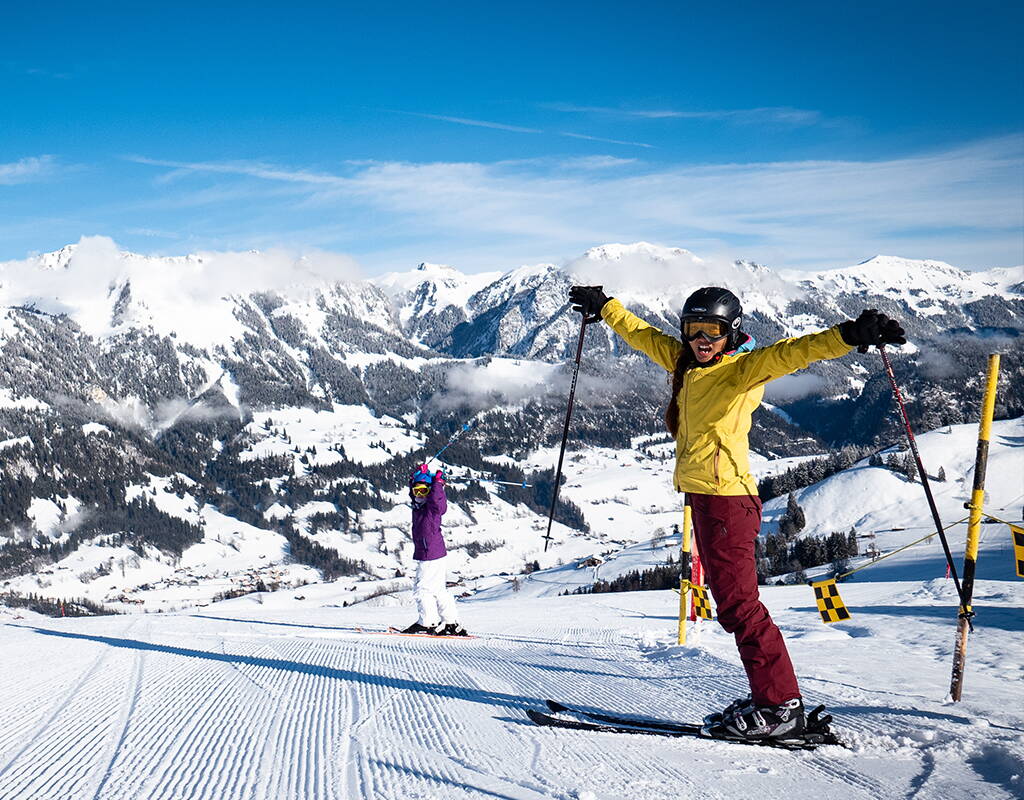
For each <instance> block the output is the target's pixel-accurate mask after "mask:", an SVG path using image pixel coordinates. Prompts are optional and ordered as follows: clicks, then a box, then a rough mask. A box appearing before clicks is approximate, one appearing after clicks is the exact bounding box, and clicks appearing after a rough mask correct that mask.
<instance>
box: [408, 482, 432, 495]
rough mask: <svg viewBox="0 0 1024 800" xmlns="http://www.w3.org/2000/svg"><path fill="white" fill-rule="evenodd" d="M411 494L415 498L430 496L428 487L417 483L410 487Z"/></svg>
mask: <svg viewBox="0 0 1024 800" xmlns="http://www.w3.org/2000/svg"><path fill="white" fill-rule="evenodd" d="M412 493H413V495H415V496H416V497H426V496H427V495H428V494H430V487H429V486H427V484H425V483H417V484H416V485H415V486H413V487H412Z"/></svg>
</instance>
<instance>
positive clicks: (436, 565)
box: [413, 556, 459, 628]
mask: <svg viewBox="0 0 1024 800" xmlns="http://www.w3.org/2000/svg"><path fill="white" fill-rule="evenodd" d="M447 566H448V557H447V556H442V557H441V558H435V559H433V560H432V561H417V562H416V580H415V582H414V584H413V596H414V597H415V598H416V607H417V608H418V609H419V613H420V620H419V622H420V625H425V626H426V627H428V628H430V627H433V626H435V625H437V624H439V623H440V624H441V625H447V624H449V623H451V622H458V621H459V615H458V612H457V611H456V610H455V598H454V597H452V593H451V592H449V591H448V587H447V586H446V585H445V578H446V575H447Z"/></svg>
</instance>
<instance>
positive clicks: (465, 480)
mask: <svg viewBox="0 0 1024 800" xmlns="http://www.w3.org/2000/svg"><path fill="white" fill-rule="evenodd" d="M445 483H500V484H501V485H502V486H518V487H520V488H521V489H529V488H531V487H532V486H533V484H532V483H526V481H523V482H521V483H520V482H519V481H499V480H495V479H494V478H452V479H451V480H449V481H445Z"/></svg>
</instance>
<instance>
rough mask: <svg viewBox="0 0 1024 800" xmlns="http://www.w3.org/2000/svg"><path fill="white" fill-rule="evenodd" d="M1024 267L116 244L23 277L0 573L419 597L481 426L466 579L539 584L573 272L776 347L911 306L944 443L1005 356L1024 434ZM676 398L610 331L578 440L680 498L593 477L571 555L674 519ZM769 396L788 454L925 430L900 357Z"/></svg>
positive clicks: (36, 265) (8, 270) (10, 286)
mask: <svg viewBox="0 0 1024 800" xmlns="http://www.w3.org/2000/svg"><path fill="white" fill-rule="evenodd" d="M1019 273H1020V270H990V271H988V272H983V273H966V272H962V271H960V270H957V269H955V268H953V267H950V266H949V265H945V264H939V263H938V262H920V261H906V260H900V259H889V258H884V257H877V258H875V259H872V260H871V261H870V262H866V263H865V264H863V265H860V266H858V267H854V268H850V269H846V270H836V271H830V272H822V273H795V274H791V273H784V274H782V273H777V272H775V271H773V270H770V269H768V268H767V267H764V266H760V265H756V264H752V263H748V262H737V263H720V262H716V261H713V260H704V259H701V258H699V257H698V256H695V255H694V254H692V253H690V252H688V251H686V250H682V249H679V248H664V247H658V246H655V245H650V244H646V243H638V244H634V245H604V246H602V247H596V248H593V249H591V250H589V251H587V252H586V253H584V254H583V255H582V256H581V257H580V258H578V259H576V260H574V261H572V262H570V263H569V264H567V265H564V266H561V267H560V266H556V265H551V264H541V265H532V266H522V267H519V268H517V269H513V270H510V271H508V272H505V273H497V272H492V273H479V274H463V273H461V272H459V271H458V270H456V269H454V268H452V267H448V266H442V265H433V264H421V265H420V266H419V267H418V268H416V269H414V270H411V271H410V272H406V273H392V274H389V275H385V276H381V277H379V278H375V279H372V280H365V279H362V278H361V277H360V276H359V274H358V271H357V269H356V267H355V266H354V265H353V264H351V263H349V262H346V261H345V260H343V259H338V258H337V257H336V256H330V255H326V254H314V255H312V256H309V257H305V258H296V257H294V256H291V255H287V254H281V253H234V254H224V253H212V254H195V255H190V256H184V257H176V258H156V257H147V256H139V255H136V254H131V253H123V252H119V251H118V250H117V249H116V248H115V247H114V246H113V243H111V242H109V240H105V239H88V240H83V242H81V243H80V244H78V245H71V246H68V247H66V248H63V249H62V250H60V251H57V252H55V253H50V254H46V255H43V256H40V257H38V258H34V259H28V260H26V261H21V262H8V263H6V264H0V305H2V306H3V310H2V313H0V369H2V372H3V375H4V376H5V386H4V387H2V388H0V452H2V454H3V455H4V466H3V470H2V472H0V499H2V500H3V502H2V503H0V514H2V518H0V531H2V535H3V538H4V544H3V546H0V581H2V580H7V581H9V583H8V584H7V588H12V587H14V586H15V585H16V586H17V589H18V591H20V592H26V591H38V592H41V593H44V594H45V593H49V595H50V596H56V594H57V593H58V592H59V593H60V595H61V596H69V595H71V594H74V595H75V596H84V597H89V598H90V599H92V600H94V601H98V602H107V603H115V604H117V603H120V604H122V605H124V603H130V602H134V601H135V600H137V599H139V598H140V597H148V598H149V600H147V602H148V603H151V604H152V607H159V608H170V607H174V606H176V605H178V604H190V603H199V602H207V601H209V599H210V598H211V597H212V596H213V594H215V593H217V592H221V591H232V590H237V589H238V588H239V587H240V586H243V585H244V586H252V585H255V583H256V582H257V581H260V580H262V581H263V582H264V584H266V585H270V584H272V583H280V584H295V583H297V582H300V581H304V580H312V579H314V578H317V577H319V576H321V575H327V576H329V577H336V578H339V580H341V581H342V582H343V583H344V584H345V585H346V586H350V587H352V588H351V590H352V591H353V592H355V594H353V595H352V597H353V598H354V599H358V598H360V597H362V596H363V594H365V593H366V592H368V591H371V590H369V589H367V590H360V589H358V588H357V587H359V586H361V585H363V584H364V580H363V579H365V578H372V579H373V580H375V581H377V583H379V582H380V581H381V580H385V579H393V580H395V581H397V582H398V584H396V585H400V583H401V581H403V580H404V577H403V576H404V575H405V574H406V573H407V571H408V569H409V566H410V561H409V553H408V549H409V542H408V537H407V532H406V522H407V519H406V517H407V515H408V509H407V508H406V507H405V506H403V505H402V503H403V500H404V494H403V484H404V481H405V476H406V474H407V472H408V469H409V467H410V465H411V464H412V463H413V462H415V461H417V460H423V459H425V458H427V457H428V456H429V455H431V454H432V453H434V452H436V451H438V450H439V449H440V448H441V447H442V446H443V445H444V444H445V442H446V441H447V440H448V437H449V436H450V435H451V434H452V433H453V432H455V431H458V430H459V429H460V426H461V425H462V424H463V423H464V422H466V421H467V420H471V421H472V422H473V423H474V424H473V432H472V434H471V435H469V436H466V437H464V438H463V439H461V440H459V441H458V442H456V443H455V444H454V445H453V446H452V447H451V448H450V449H449V450H448V451H447V452H446V454H445V456H444V460H443V461H444V463H445V464H446V465H447V466H448V467H449V469H450V470H451V471H452V472H453V473H454V475H455V476H456V478H458V479H461V482H459V480H453V482H452V484H451V487H452V492H451V494H452V508H453V511H452V513H451V514H450V515H449V517H448V518H447V519H446V522H447V523H448V524H449V525H450V527H451V529H452V530H451V535H452V542H453V544H454V546H455V550H456V553H457V558H456V561H458V562H459V571H460V574H461V575H462V576H463V578H464V579H466V580H477V579H480V578H483V577H485V576H488V575H494V574H497V573H501V572H507V573H511V574H515V573H519V572H522V571H523V570H524V569H525V568H526V566H527V565H530V566H532V565H533V563H534V562H535V561H537V560H539V559H541V551H540V549H539V544H538V542H539V533H538V530H539V528H540V526H541V525H543V520H544V513H545V510H546V508H547V505H548V503H549V501H550V474H548V473H547V472H546V470H550V468H551V465H552V464H553V462H554V454H553V450H552V447H553V446H554V445H555V444H556V443H557V441H558V438H559V436H560V434H561V418H562V417H561V415H562V413H564V402H565V392H566V390H567V375H568V372H567V367H566V361H567V359H568V357H569V356H570V354H571V352H572V349H573V346H574V343H575V340H576V337H577V335H578V331H579V318H578V316H576V315H574V314H573V313H572V312H571V310H570V309H569V307H568V304H567V300H566V295H567V290H568V287H569V286H570V285H571V284H572V283H574V282H587V283H600V284H603V285H604V286H605V288H606V291H608V292H609V293H610V294H613V295H616V296H618V297H620V298H621V299H622V300H623V301H624V302H626V303H627V304H628V305H629V306H630V307H631V308H633V309H634V310H636V311H637V313H639V314H641V316H643V317H644V318H646V319H649V320H650V321H652V322H653V323H655V324H658V325H660V326H661V327H663V328H664V329H665V330H670V331H671V330H674V329H675V327H676V325H677V316H676V315H677V313H678V308H679V306H680V305H681V303H682V300H683V299H684V298H685V296H686V295H687V294H688V293H689V292H690V291H691V290H692V289H693V288H695V287H697V286H699V285H706V284H708V283H719V284H724V285H727V286H730V287H732V288H734V289H735V290H736V291H737V292H738V293H739V294H741V296H742V298H743V302H744V305H745V309H746V314H745V320H746V322H745V327H746V329H747V330H749V331H750V332H751V333H752V334H753V335H754V336H755V337H756V338H757V339H758V340H759V341H760V342H770V341H774V340H775V339H777V338H779V337H781V336H785V335H794V334H799V333H803V332H807V331H810V330H816V329H820V328H823V327H826V326H828V325H832V324H835V323H836V322H838V321H839V320H841V319H844V318H847V317H849V316H854V315H856V313H858V311H859V310H860V309H862V308H864V307H866V306H868V307H877V308H881V309H883V310H885V311H887V312H888V313H891V314H893V315H894V316H897V317H899V318H900V319H901V320H903V321H904V323H905V325H906V327H907V329H908V331H909V332H910V335H911V339H912V345H909V346H908V347H907V348H905V349H904V353H903V354H900V355H896V354H894V355H896V365H897V369H898V371H899V373H900V378H901V382H903V383H904V385H905V387H906V389H907V394H908V398H909V399H910V410H911V414H912V415H913V418H914V421H915V424H916V425H917V426H918V427H919V428H920V429H933V428H937V427H939V426H941V425H948V424H956V423H960V422H963V421H965V420H967V419H971V418H973V417H974V416H975V415H976V408H977V405H978V402H979V399H980V388H979V387H980V373H981V371H982V369H983V366H984V355H985V354H986V353H987V352H988V350H989V349H991V348H1002V349H1004V350H1005V351H1006V357H1005V359H1004V372H1003V375H1004V384H1003V385H1002V386H1001V392H1000V406H999V416H1003V417H1005V416H1019V415H1020V414H1022V413H1024V398H1022V392H1024V380H1022V376H1024V366H1022V363H1021V348H1020V342H1021V339H1020V334H1021V332H1022V330H1024V286H1022V285H1021V283H1020V281H1017V280H1016V278H1018V277H1020V274H1019ZM665 392H666V389H665V384H664V374H663V373H662V372H661V371H660V370H659V369H657V368H654V367H652V366H651V365H650V364H649V363H648V362H647V361H646V360H645V359H643V358H641V357H639V356H637V355H636V354H634V353H632V352H631V351H628V350H626V349H625V348H624V346H623V345H622V343H621V341H619V340H618V339H617V337H615V336H614V335H613V334H611V332H610V331H609V330H608V329H607V328H606V327H605V326H592V327H590V328H588V331H587V338H586V358H585V363H584V367H583V371H582V375H581V379H580V384H579V394H578V397H577V401H578V407H577V412H576V415H575V417H574V424H573V442H572V448H573V450H576V449H577V448H581V447H582V448H588V449H587V450H586V452H587V453H588V454H590V455H593V457H594V458H595V459H596V462H595V463H597V464H606V463H607V464H609V465H612V464H614V465H615V467H616V469H619V470H620V472H618V473H615V472H613V474H618V475H619V476H620V478H621V480H622V483H623V484H629V485H632V483H633V482H634V481H632V479H628V480H627V479H626V478H625V477H623V476H625V475H626V474H628V470H630V469H635V470H639V471H640V472H642V473H644V474H648V473H649V477H650V478H652V479H654V480H655V481H656V482H657V483H658V484H659V485H661V486H662V489H663V490H664V491H663V492H661V493H660V494H659V496H658V497H651V498H646V499H645V500H644V501H643V502H642V503H639V504H637V503H636V502H634V498H635V497H638V496H639V495H631V494H630V493H629V492H630V491H631V490H629V489H628V487H627V486H625V485H624V486H623V487H622V488H621V491H620V490H618V489H615V488H614V487H610V491H609V494H608V498H611V497H615V498H617V499H615V500H611V499H608V498H599V497H592V496H590V495H588V494H586V493H583V494H580V493H578V492H577V491H576V490H575V489H574V488H573V487H572V483H573V481H572V480H571V479H570V482H569V485H567V486H566V488H565V490H564V493H563V498H564V500H565V502H563V503H562V504H561V505H560V509H559V513H558V516H557V518H558V520H559V521H560V522H559V524H557V525H556V533H557V535H558V545H557V546H556V547H554V548H552V550H551V551H550V554H549V557H548V556H545V558H547V559H548V560H547V561H545V562H544V563H542V564H541V566H550V564H551V563H554V561H556V560H557V559H563V560H566V561H568V560H572V559H575V558H577V557H579V556H582V555H586V554H591V553H593V552H594V551H604V550H610V549H614V548H616V547H621V546H625V545H628V544H629V543H631V542H637V541H641V540H643V539H646V538H649V537H650V535H651V532H652V531H654V530H659V529H661V530H665V529H667V528H668V527H670V526H671V524H673V522H674V521H675V516H676V514H677V509H676V503H675V498H674V497H673V495H672V493H671V491H670V490H669V489H668V486H669V477H668V476H669V463H668V461H667V458H668V453H667V451H666V447H667V445H665V441H666V439H665V436H664V434H662V433H661V432H660V423H659V422H658V420H659V419H660V417H661V413H662V411H663V405H664V401H665ZM768 400H769V401H770V403H769V404H768V405H766V408H765V409H762V410H760V411H759V412H758V413H757V414H756V415H755V427H754V430H753V431H752V435H751V442H752V445H753V446H754V448H755V449H756V450H758V451H759V452H760V453H761V454H762V455H763V456H765V457H767V458H776V459H777V458H779V457H805V456H808V455H811V454H814V453H823V452H825V451H826V450H828V449H829V448H830V447H836V446H839V445H851V446H853V445H856V446H859V447H868V446H871V447H876V448H877V447H883V446H886V445H889V444H892V443H895V442H897V441H898V435H899V431H898V427H897V426H896V423H895V420H894V418H893V416H892V414H891V413H890V405H889V404H890V402H891V401H890V398H889V396H888V385H887V383H886V381H885V379H884V377H883V376H882V375H881V373H880V371H879V369H878V364H877V356H875V355H874V354H868V355H865V356H861V355H858V354H854V355H851V356H848V357H846V358H844V359H842V360H839V361H834V362H828V363H825V364H819V365H815V366H814V367H813V368H812V369H811V370H809V371H807V372H806V373H804V374H803V375H801V376H796V377H794V378H787V379H782V380H779V381H776V382H775V383H773V384H771V386H770V393H769V395H768ZM581 452H582V451H581ZM590 455H588V461H589V459H590ZM579 457H580V454H579V453H577V454H575V455H573V454H572V451H570V460H571V461H572V460H574V459H577V458H579ZM573 463H579V464H580V466H581V467H582V466H583V462H582V461H581V462H573ZM488 478H490V479H493V478H499V479H506V480H511V481H512V482H517V481H525V482H528V483H531V484H532V486H531V487H529V488H526V489H523V488H516V487H508V486H501V485H498V484H494V483H487V482H486V481H484V482H480V481H481V479H488ZM637 483H639V482H638V481H637ZM659 497H660V499H659ZM285 562H287V563H285ZM224 573H227V574H226V575H225V574H224ZM376 585H377V584H374V586H376ZM142 586H146V587H148V588H147V589H140V588H139V587H142ZM2 587H3V584H2V583H0V588H2ZM136 593H138V594H136Z"/></svg>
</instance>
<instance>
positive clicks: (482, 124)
mask: <svg viewBox="0 0 1024 800" xmlns="http://www.w3.org/2000/svg"><path fill="white" fill-rule="evenodd" d="M393 113H396V114H406V115H408V116H410V117H421V118H423V119H436V120H439V121H441V122H453V123H455V124H456V125H471V126H473V127H475V128H493V129H494V130H499V131H512V132H513V133H544V131H542V130H538V129H537V128H523V127H520V126H518V125H506V124H505V123H503V122H488V121H487V120H482V119H467V118H466V117H447V116H444V115H443V114H420V113H417V112H415V111H396V112H393Z"/></svg>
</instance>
